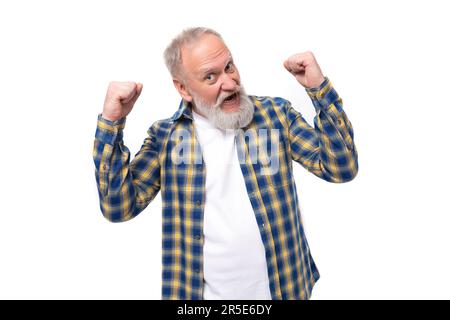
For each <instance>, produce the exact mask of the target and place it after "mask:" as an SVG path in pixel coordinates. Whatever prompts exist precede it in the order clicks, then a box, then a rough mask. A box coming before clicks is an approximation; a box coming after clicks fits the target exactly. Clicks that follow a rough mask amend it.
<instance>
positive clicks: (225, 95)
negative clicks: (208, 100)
mask: <svg viewBox="0 0 450 320" xmlns="http://www.w3.org/2000/svg"><path fill="white" fill-rule="evenodd" d="M234 94H237V95H240V94H241V87H240V86H238V87H237V88H236V90H235V91H234V92H232V93H230V92H222V93H221V94H220V95H219V97H218V98H217V102H216V104H215V105H214V108H218V107H220V106H221V105H222V103H223V102H224V101H225V99H227V98H229V97H231V96H232V95H234Z"/></svg>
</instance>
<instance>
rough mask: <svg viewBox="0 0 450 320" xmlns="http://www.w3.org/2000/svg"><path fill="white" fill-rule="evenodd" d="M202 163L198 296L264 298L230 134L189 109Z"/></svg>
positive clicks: (261, 262)
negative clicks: (201, 275)
mask: <svg viewBox="0 0 450 320" xmlns="http://www.w3.org/2000/svg"><path fill="white" fill-rule="evenodd" d="M193 117H194V127H195V131H196V134H197V138H198V140H199V142H200V145H201V148H202V155H203V160H204V162H205V166H206V185H205V188H206V202H205V210H204V225H203V233H204V239H205V241H204V246H203V269H204V295H203V298H204V299H205V300H213V299H227V300H228V299H229V300H231V299H255V300H256V299H258V300H264V299H266V300H270V299H271V295H270V289H269V277H268V273H267V263H266V255H265V249H264V245H263V242H262V239H261V235H260V233H259V229H258V224H257V221H256V217H255V214H254V211H253V208H252V205H251V203H250V199H249V197H248V194H247V189H246V186H245V181H244V177H243V175H242V171H241V168H240V166H239V160H238V155H237V150H236V144H235V135H234V132H233V131H231V130H221V129H218V128H215V127H214V126H212V124H211V123H210V122H208V120H207V119H206V118H204V117H202V116H200V115H199V114H197V113H195V112H193Z"/></svg>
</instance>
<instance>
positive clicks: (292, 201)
mask: <svg viewBox="0 0 450 320" xmlns="http://www.w3.org/2000/svg"><path fill="white" fill-rule="evenodd" d="M307 93H308V95H309V96H310V98H311V100H312V102H313V105H314V107H315V109H316V117H315V118H314V127H312V126H310V125H309V124H308V123H307V122H306V121H305V120H304V118H303V117H302V116H301V114H300V113H299V112H297V111H296V110H294V108H292V107H291V104H290V103H289V101H287V100H284V99H282V98H270V97H257V96H250V98H251V100H252V101H253V104H254V108H255V113H254V118H253V121H252V122H251V123H250V124H249V125H248V126H247V127H246V128H244V130H241V131H238V132H237V133H236V136H235V138H236V146H237V149H238V154H239V159H240V166H241V169H242V173H243V176H244V179H245V184H246V188H247V192H248V196H249V199H250V201H251V204H252V207H253V210H254V213H255V219H256V221H257V224H258V226H259V230H260V233H261V238H262V241H263V243H264V247H265V250H266V260H267V270H268V274H269V280H270V292H271V295H272V299H309V298H310V296H311V291H312V288H313V286H314V284H315V283H316V281H317V280H318V279H319V272H318V270H317V268H316V265H315V263H314V261H313V258H312V256H311V253H310V249H309V246H308V242H307V240H306V237H305V233H304V230H303V225H302V219H301V215H300V211H299V206H298V197H297V191H296V186H295V181H294V179H293V171H292V160H294V161H296V162H299V163H300V164H301V165H302V166H303V167H305V168H306V169H307V170H308V171H310V172H312V173H313V174H315V175H316V176H318V177H320V178H322V179H325V180H327V181H330V182H335V183H340V182H346V181H349V180H352V179H353V178H354V177H355V176H356V174H357V171H358V163H357V151H356V148H355V145H354V142H353V129H352V125H351V123H350V121H349V120H348V119H347V116H346V114H345V112H344V111H343V109H342V100H341V99H340V98H339V96H338V95H337V93H336V91H335V90H334V88H333V87H332V85H331V82H330V81H329V80H328V79H326V80H325V81H324V83H322V84H321V86H320V87H319V88H314V89H307ZM191 112H192V111H191V108H190V107H189V105H188V104H186V103H184V102H182V103H181V105H180V108H179V109H178V111H177V112H176V113H175V114H174V115H173V116H172V117H171V118H169V119H164V120H160V121H157V122H155V123H154V124H153V125H152V126H151V127H150V129H149V130H148V136H147V137H146V138H145V140H144V143H143V145H142V147H141V149H140V150H139V152H138V153H137V154H136V155H135V157H134V159H133V160H132V161H131V162H130V152H129V150H128V148H127V147H126V146H125V145H124V143H123V134H122V132H123V128H124V126H125V118H123V119H121V120H119V121H115V122H111V121H108V120H106V119H103V118H102V117H101V115H99V116H98V122H97V130H96V136H95V141H94V150H93V157H94V163H95V177H96V181H97V187H98V193H99V197H100V208H101V211H102V213H103V215H104V216H105V217H106V218H107V219H108V220H110V221H113V222H121V221H126V220H129V219H132V218H133V217H135V216H137V215H138V214H139V213H140V212H142V211H143V210H144V209H145V208H146V207H147V206H148V204H149V203H150V201H152V199H153V198H154V197H155V196H156V194H157V193H158V192H159V191H161V197H162V213H163V215H162V255H163V256H162V267H163V269H162V298H163V299H192V300H196V299H202V298H203V249H202V248H203V241H204V238H203V231H202V230H203V209H204V204H205V196H206V195H205V187H204V185H205V175H206V172H205V166H204V164H203V161H202V158H201V149H200V145H199V142H198V141H197V139H196V138H195V130H194V125H193V120H192V113H191ZM274 129H276V130H275V131H274V132H276V133H277V134H276V135H273V134H266V135H261V134H259V133H260V132H261V130H266V131H267V130H272V131H273V130H274ZM186 133H188V135H187V136H186ZM180 137H182V138H183V143H184V144H185V146H187V147H188V148H187V149H185V150H184V154H183V155H182V156H183V157H184V159H185V160H188V161H179V159H178V158H177V157H180V154H179V152H178V151H177V145H178V144H179V143H180V141H181V140H180V139H181V138H180ZM186 137H187V138H186ZM251 137H253V138H254V139H251ZM275 138H276V139H277V140H278V142H279V144H278V148H277V149H276V152H277V157H278V168H277V169H278V170H269V171H267V170H268V169H269V168H268V165H267V163H268V162H267V161H265V160H267V159H264V156H265V155H267V153H264V152H260V153H259V154H258V155H260V157H259V158H258V161H254V159H252V152H251V150H255V149H254V147H255V144H256V145H257V147H258V148H257V150H258V151H259V149H261V148H260V147H261V145H262V144H267V145H271V144H270V143H271V142H273V141H271V140H273V139H275ZM186 150H187V151H186ZM272 151H273V150H272Z"/></svg>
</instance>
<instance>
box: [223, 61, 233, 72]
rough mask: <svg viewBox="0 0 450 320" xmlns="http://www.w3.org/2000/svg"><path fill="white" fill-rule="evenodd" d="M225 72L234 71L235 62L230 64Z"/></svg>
mask: <svg viewBox="0 0 450 320" xmlns="http://www.w3.org/2000/svg"><path fill="white" fill-rule="evenodd" d="M225 71H233V62H229V63H228V64H227V66H226V67H225Z"/></svg>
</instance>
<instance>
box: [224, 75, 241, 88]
mask: <svg viewBox="0 0 450 320" xmlns="http://www.w3.org/2000/svg"><path fill="white" fill-rule="evenodd" d="M237 85H238V83H237V80H236V79H235V78H234V77H233V76H232V75H230V74H224V75H223V77H222V90H223V91H236V89H237Z"/></svg>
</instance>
